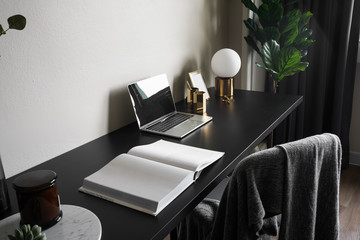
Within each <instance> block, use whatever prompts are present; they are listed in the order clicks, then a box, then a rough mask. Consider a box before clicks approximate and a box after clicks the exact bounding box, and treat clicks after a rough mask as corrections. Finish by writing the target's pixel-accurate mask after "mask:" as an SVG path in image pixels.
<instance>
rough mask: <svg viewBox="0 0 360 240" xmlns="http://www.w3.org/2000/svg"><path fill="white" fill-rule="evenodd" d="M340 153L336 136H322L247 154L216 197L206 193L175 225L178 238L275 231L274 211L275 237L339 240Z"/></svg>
mask: <svg viewBox="0 0 360 240" xmlns="http://www.w3.org/2000/svg"><path fill="white" fill-rule="evenodd" d="M341 154H342V150H341V144H340V140H339V138H338V137H337V136H336V135H333V134H321V135H316V136H312V137H308V138H305V139H302V140H299V141H295V142H290V143H286V144H283V145H279V146H276V147H273V148H270V149H267V150H263V151H261V152H257V153H254V154H252V155H250V156H248V157H247V158H245V159H244V160H242V161H241V162H240V163H239V164H238V165H237V166H236V167H235V169H234V172H233V174H232V177H231V178H230V180H229V182H228V183H225V184H224V183H223V186H226V187H222V188H225V190H224V192H223V194H222V197H221V198H218V199H214V197H213V196H214V194H211V195H210V196H208V197H207V198H205V199H204V200H203V201H202V202H201V203H200V204H199V205H198V206H197V207H196V208H195V209H194V210H193V212H192V213H191V214H189V215H188V216H187V217H186V219H184V220H183V221H182V222H181V224H179V227H178V239H180V240H184V239H186V240H190V239H191V240H199V239H214V240H221V239H224V240H225V239H227V240H228V239H259V237H260V236H268V235H269V234H270V235H276V234H277V233H278V230H279V228H278V223H280V222H279V221H278V215H279V214H281V220H280V221H281V223H280V230H279V239H292V240H296V239H307V240H311V239H339V183H340V170H341V167H340V165H341ZM219 189H221V186H219V187H218V188H217V189H216V191H217V192H218V195H221V192H222V191H221V190H219ZM215 195H216V194H215ZM219 199H220V200H219Z"/></svg>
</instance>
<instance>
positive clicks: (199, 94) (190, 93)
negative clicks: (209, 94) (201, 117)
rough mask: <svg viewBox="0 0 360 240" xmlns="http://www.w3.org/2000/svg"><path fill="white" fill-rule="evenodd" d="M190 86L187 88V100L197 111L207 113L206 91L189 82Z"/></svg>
mask: <svg viewBox="0 0 360 240" xmlns="http://www.w3.org/2000/svg"><path fill="white" fill-rule="evenodd" d="M187 85H188V88H187V89H186V93H187V97H186V102H187V103H188V104H189V105H191V106H192V111H193V112H195V113H199V112H202V113H206V96H205V92H203V91H199V89H198V88H193V87H191V86H190V84H189V83H188V82H187Z"/></svg>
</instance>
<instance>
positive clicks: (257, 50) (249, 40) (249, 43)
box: [244, 36, 261, 55]
mask: <svg viewBox="0 0 360 240" xmlns="http://www.w3.org/2000/svg"><path fill="white" fill-rule="evenodd" d="M244 39H245V41H246V43H247V44H248V45H249V46H250V47H252V48H253V49H254V50H255V51H256V52H257V53H258V54H259V55H261V53H260V49H259V48H258V46H257V44H256V42H255V41H254V39H253V38H252V37H251V36H246V37H244Z"/></svg>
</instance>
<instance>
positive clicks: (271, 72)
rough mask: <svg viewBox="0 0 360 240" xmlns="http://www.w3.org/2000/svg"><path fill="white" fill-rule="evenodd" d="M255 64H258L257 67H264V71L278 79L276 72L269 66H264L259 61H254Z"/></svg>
mask: <svg viewBox="0 0 360 240" xmlns="http://www.w3.org/2000/svg"><path fill="white" fill-rule="evenodd" d="M255 64H256V66H258V67H260V68H263V69H265V70H266V71H268V72H269V73H270V74H271V75H272V77H273V78H274V79H275V80H278V78H279V74H278V72H276V71H274V70H273V69H271V68H268V67H265V66H264V65H262V64H260V63H258V62H256V63H255Z"/></svg>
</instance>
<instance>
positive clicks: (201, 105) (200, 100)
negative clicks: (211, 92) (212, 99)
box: [193, 91, 206, 113]
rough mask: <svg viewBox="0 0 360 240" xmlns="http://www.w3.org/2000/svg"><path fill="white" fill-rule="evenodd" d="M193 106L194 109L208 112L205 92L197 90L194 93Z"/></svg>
mask: <svg viewBox="0 0 360 240" xmlns="http://www.w3.org/2000/svg"><path fill="white" fill-rule="evenodd" d="M193 108H194V111H196V112H199V111H202V112H203V113H205V112H206V97H205V92H202V91H197V92H195V93H194V94H193Z"/></svg>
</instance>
